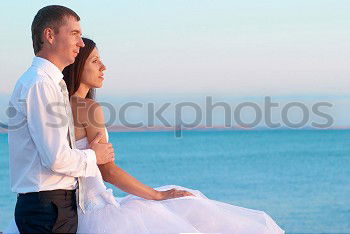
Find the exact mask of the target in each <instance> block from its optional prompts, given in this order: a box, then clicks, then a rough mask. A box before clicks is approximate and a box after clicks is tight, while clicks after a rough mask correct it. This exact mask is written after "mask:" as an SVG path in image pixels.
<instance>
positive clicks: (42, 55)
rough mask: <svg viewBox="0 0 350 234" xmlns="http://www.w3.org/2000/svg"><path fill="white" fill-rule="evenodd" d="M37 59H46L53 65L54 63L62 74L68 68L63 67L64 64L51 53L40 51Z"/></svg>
mask: <svg viewBox="0 0 350 234" xmlns="http://www.w3.org/2000/svg"><path fill="white" fill-rule="evenodd" d="M36 56H37V57H40V58H44V59H46V60H49V61H50V62H51V63H53V64H54V65H55V66H56V67H57V68H58V69H59V70H60V71H61V72H62V71H63V69H64V68H65V67H66V66H65V65H62V63H60V62H59V61H58V59H57V58H56V57H55V56H53V55H52V54H49V53H45V52H44V51H40V52H39V53H37V54H36Z"/></svg>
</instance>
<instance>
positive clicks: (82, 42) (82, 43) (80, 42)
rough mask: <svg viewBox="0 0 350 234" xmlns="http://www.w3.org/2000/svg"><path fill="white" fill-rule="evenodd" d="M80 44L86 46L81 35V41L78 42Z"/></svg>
mask: <svg viewBox="0 0 350 234" xmlns="http://www.w3.org/2000/svg"><path fill="white" fill-rule="evenodd" d="M78 46H79V47H84V46H85V44H84V41H83V38H81V37H80V40H79V42H78Z"/></svg>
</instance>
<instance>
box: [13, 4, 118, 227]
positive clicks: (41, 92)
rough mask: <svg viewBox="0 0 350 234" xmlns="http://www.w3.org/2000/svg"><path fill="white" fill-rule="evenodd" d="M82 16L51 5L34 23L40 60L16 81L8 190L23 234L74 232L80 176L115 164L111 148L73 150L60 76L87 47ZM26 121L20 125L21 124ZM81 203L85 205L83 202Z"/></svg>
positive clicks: (95, 145) (98, 145)
mask: <svg viewBox="0 0 350 234" xmlns="http://www.w3.org/2000/svg"><path fill="white" fill-rule="evenodd" d="M79 20H80V18H79V16H78V15H77V14H76V13H75V12H74V11H72V10H71V9H69V8H66V7H63V6H47V7H44V8H42V9H40V10H39V11H38V13H37V14H36V15H35V17H34V20H33V22H32V40H33V48H34V54H35V57H34V58H33V62H32V65H31V66H30V67H29V69H28V70H27V71H26V72H25V73H24V74H23V75H22V76H21V77H20V78H19V79H18V81H17V83H16V86H15V88H14V90H13V93H12V96H11V99H10V102H9V108H10V110H11V111H12V113H15V114H11V116H10V119H9V133H8V141H9V154H10V177H11V189H12V191H13V192H16V193H17V194H18V195H17V203H16V208H15V221H16V224H17V227H18V229H19V231H20V232H21V233H52V232H61V233H75V232H76V231H77V223H78V221H77V220H78V218H77V204H76V199H75V196H76V195H75V190H76V189H77V188H78V187H79V183H78V179H77V178H78V177H89V176H95V175H97V173H98V167H97V164H105V163H107V162H110V161H113V160H114V151H113V147H112V145H111V144H109V143H107V144H102V143H99V141H100V139H101V137H102V136H100V135H98V136H96V138H95V139H94V141H92V142H91V143H90V149H87V150H78V149H75V147H74V145H75V139H74V126H73V119H72V115H71V110H70V105H69V100H68V92H67V88H66V85H65V83H64V81H63V79H62V78H63V75H62V70H63V69H64V68H65V67H66V66H68V65H69V64H72V63H73V62H74V60H75V57H76V56H77V54H78V53H79V49H80V48H81V47H84V43H83V41H82V39H81V29H80V24H79ZM19 123H21V124H19ZM79 199H83V198H82V197H79Z"/></svg>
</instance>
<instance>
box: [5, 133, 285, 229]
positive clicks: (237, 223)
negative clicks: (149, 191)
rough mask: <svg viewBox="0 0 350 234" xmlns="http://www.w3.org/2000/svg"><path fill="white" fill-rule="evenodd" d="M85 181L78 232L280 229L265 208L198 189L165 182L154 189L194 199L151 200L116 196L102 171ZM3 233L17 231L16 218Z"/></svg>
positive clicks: (85, 143) (81, 145)
mask: <svg viewBox="0 0 350 234" xmlns="http://www.w3.org/2000/svg"><path fill="white" fill-rule="evenodd" d="M107 136H108V135H107ZM76 146H77V148H79V149H86V148H87V147H88V141H87V138H83V139H80V140H78V141H76ZM83 183H84V187H85V189H84V190H85V191H84V207H85V211H84V212H83V211H82V210H81V209H79V208H78V219H79V221H78V233H118V234H119V233H120V234H146V233H159V234H166V233H169V234H170V233H174V234H175V233H186V232H187V233H188V232H190V233H237V234H280V233H284V231H283V230H282V229H281V228H280V227H279V226H278V225H277V224H276V223H275V222H274V221H273V220H272V219H271V217H270V216H269V215H267V214H266V213H265V212H263V211H258V210H252V209H247V208H243V207H238V206H234V205H231V204H228V203H223V202H219V201H215V200H210V199H208V198H207V197H206V196H205V195H203V194H202V193H201V192H200V191H198V190H193V189H189V188H185V187H181V186H176V185H166V186H162V187H158V188H155V189H156V190H162V191H163V190H168V189H172V188H176V189H184V190H187V191H190V192H191V193H193V194H194V195H195V197H193V196H190V197H181V198H175V199H168V200H163V201H153V200H145V199H143V198H140V197H136V196H133V195H128V196H125V197H120V198H119V197H114V196H113V193H112V190H111V189H107V188H106V186H105V185H104V183H103V180H102V176H101V174H100V175H98V176H96V177H88V178H85V179H84V180H83ZM6 232H7V233H14V232H17V233H18V231H17V228H16V224H15V222H14V221H12V223H11V224H10V226H9V227H8V228H7V230H6ZM6 232H5V233H6Z"/></svg>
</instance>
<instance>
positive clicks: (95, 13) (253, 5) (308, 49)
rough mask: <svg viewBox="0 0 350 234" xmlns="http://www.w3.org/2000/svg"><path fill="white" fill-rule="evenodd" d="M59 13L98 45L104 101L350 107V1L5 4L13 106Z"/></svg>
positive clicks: (5, 66) (5, 79) (4, 52)
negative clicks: (286, 99) (295, 99)
mask: <svg viewBox="0 0 350 234" xmlns="http://www.w3.org/2000/svg"><path fill="white" fill-rule="evenodd" d="M49 4H60V5H65V6H68V7H70V8H72V9H73V10H75V11H76V12H77V13H78V14H79V15H80V17H81V25H82V28H83V34H84V35H85V36H88V37H90V38H92V39H94V40H95V41H96V43H97V45H98V48H99V50H100V53H101V56H102V59H103V61H104V63H105V64H106V65H107V71H106V72H105V74H106V75H105V77H106V79H105V81H104V87H103V88H102V89H101V90H99V91H98V92H99V94H101V95H102V96H109V97H112V98H113V97H128V96H130V97H135V96H138V97H140V98H141V99H142V97H147V96H154V97H167V96H169V97H170V96H175V97H177V96H205V95H216V96H217V95H219V96H223V97H251V96H265V95H270V96H291V95H292V96H299V97H301V98H302V97H305V96H312V97H316V99H317V97H320V96H322V97H332V98H334V97H339V100H344V99H346V100H348V99H349V95H350V94H349V87H350V79H349V77H350V69H349V67H350V66H349V55H350V44H349V42H350V31H349V30H348V26H349V25H350V15H349V12H350V2H349V1H339V0H337V1H277V0H273V1H222V0H218V1H212V0H211V1H208V0H182V1H147V2H146V1H33V2H31V3H30V4H28V3H27V2H25V1H2V2H1V3H0V7H1V9H2V14H1V15H0V20H1V22H2V23H1V24H2V26H1V27H0V41H1V45H2V46H1V48H0V54H1V57H0V63H1V64H2V66H1V70H0V76H1V77H2V81H1V85H0V94H1V95H2V96H3V97H4V96H6V95H9V94H10V93H11V91H12V89H13V87H14V84H15V81H16V79H17V78H18V77H19V76H20V75H21V73H23V71H25V69H26V68H27V67H28V66H29V65H30V63H31V60H32V56H33V52H32V47H31V35H30V25H31V22H32V19H33V17H34V15H35V13H36V12H37V11H38V10H39V9H40V8H41V7H43V6H46V5H49ZM341 102H342V103H343V101H341ZM346 103H347V104H349V102H346ZM342 105H343V104H342ZM348 107H349V106H343V108H340V109H345V108H347V109H349V108H348ZM344 113H345V112H344Z"/></svg>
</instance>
